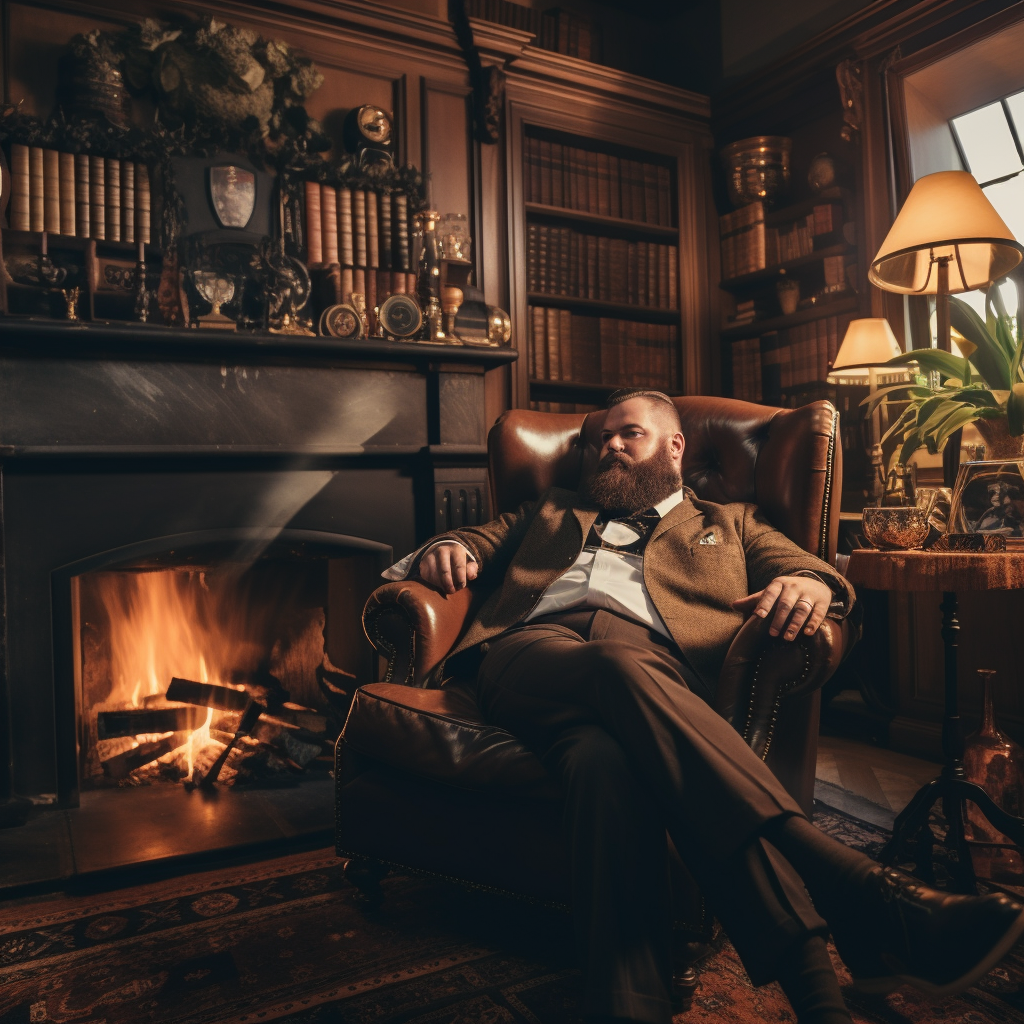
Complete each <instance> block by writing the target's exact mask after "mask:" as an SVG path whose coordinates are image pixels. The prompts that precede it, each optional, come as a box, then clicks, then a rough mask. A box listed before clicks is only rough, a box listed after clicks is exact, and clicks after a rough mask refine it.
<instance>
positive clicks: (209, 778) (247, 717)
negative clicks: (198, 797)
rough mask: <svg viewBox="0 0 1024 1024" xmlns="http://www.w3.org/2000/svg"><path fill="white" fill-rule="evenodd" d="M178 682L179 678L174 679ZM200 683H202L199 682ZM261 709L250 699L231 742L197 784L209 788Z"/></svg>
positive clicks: (249, 730) (250, 727)
mask: <svg viewBox="0 0 1024 1024" xmlns="http://www.w3.org/2000/svg"><path fill="white" fill-rule="evenodd" d="M175 682H180V680H175ZM200 685H202V684H200ZM262 711H263V705H262V704H257V703H256V701H254V700H252V699H250V700H249V704H248V707H246V709H245V711H244V712H243V714H242V720H241V721H240V722H239V723H238V731H237V732H236V733H235V735H234V736H233V737H232V738H231V742H230V743H229V744H228V745H227V746H226V747H225V748H224V749H223V750H222V751H221V753H220V757H218V758H217V760H216V761H214V762H213V764H212V765H211V767H210V770H209V771H208V772H207V773H206V775H204V776H203V778H201V779H200V780H199V781H198V785H200V786H202V787H203V788H204V789H209V788H211V787H212V786H213V784H214V783H215V782H216V781H217V776H218V775H220V770H221V768H223V767H224V762H225V761H227V759H228V754H230V753H231V751H232V750H233V749H234V746H235V744H236V743H237V742H238V741H239V740H240V739H241V738H242V737H243V736H248V735H249V733H251V732H252V729H253V726H254V725H255V724H256V723H257V722H258V721H259V717H260V714H261V713H262Z"/></svg>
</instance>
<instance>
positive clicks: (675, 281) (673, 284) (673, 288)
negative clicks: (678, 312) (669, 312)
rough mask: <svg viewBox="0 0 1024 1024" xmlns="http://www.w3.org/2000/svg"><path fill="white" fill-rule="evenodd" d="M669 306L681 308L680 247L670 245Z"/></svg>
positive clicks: (670, 307)
mask: <svg viewBox="0 0 1024 1024" xmlns="http://www.w3.org/2000/svg"><path fill="white" fill-rule="evenodd" d="M668 308H669V309H678V308H679V249H678V248H677V247H676V246H674V245H670V246H668Z"/></svg>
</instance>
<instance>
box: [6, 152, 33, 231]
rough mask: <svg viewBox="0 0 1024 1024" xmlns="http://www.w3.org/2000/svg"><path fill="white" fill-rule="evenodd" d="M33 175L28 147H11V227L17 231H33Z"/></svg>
mask: <svg viewBox="0 0 1024 1024" xmlns="http://www.w3.org/2000/svg"><path fill="white" fill-rule="evenodd" d="M30 181H31V174H30V171H29V152H28V146H22V145H21V144H20V143H14V145H12V146H11V212H10V225H11V227H12V228H13V229H14V230H15V231H31V230H32V213H31V205H32V204H31V198H30V197H31V194H32V188H31V184H30Z"/></svg>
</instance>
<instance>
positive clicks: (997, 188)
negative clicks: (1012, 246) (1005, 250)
mask: <svg viewBox="0 0 1024 1024" xmlns="http://www.w3.org/2000/svg"><path fill="white" fill-rule="evenodd" d="M985 195H986V196H987V197H988V201H989V202H990V203H991V204H992V205H993V206H994V207H995V208H996V213H998V214H999V216H1000V217H1002V218H1003V220H1004V221H1006V226H1007V227H1008V228H1009V229H1010V230H1011V231H1012V232H1013V237H1014V238H1016V239H1017V241H1020V240H1021V239H1022V238H1024V176H1022V177H1021V178H1011V179H1010V180H1009V181H1001V182H1000V183H999V184H998V185H989V187H988V188H987V189H985Z"/></svg>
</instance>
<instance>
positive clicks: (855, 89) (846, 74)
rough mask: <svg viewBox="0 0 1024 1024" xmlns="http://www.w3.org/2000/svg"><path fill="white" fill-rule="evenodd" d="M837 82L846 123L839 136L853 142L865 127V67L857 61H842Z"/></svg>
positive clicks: (838, 67)
mask: <svg viewBox="0 0 1024 1024" xmlns="http://www.w3.org/2000/svg"><path fill="white" fill-rule="evenodd" d="M836 81H837V82H838V83H839V96H840V98H841V99H842V103H843V122H844V123H843V127H842V130H841V131H840V133H839V134H840V135H841V136H842V139H843V141H844V142H853V141H854V140H855V139H858V138H859V137H860V132H861V129H862V128H863V127H864V65H863V64H861V62H860V61H855V60H849V59H848V60H844V61H841V62H840V63H839V64H838V65H837V66H836Z"/></svg>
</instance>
